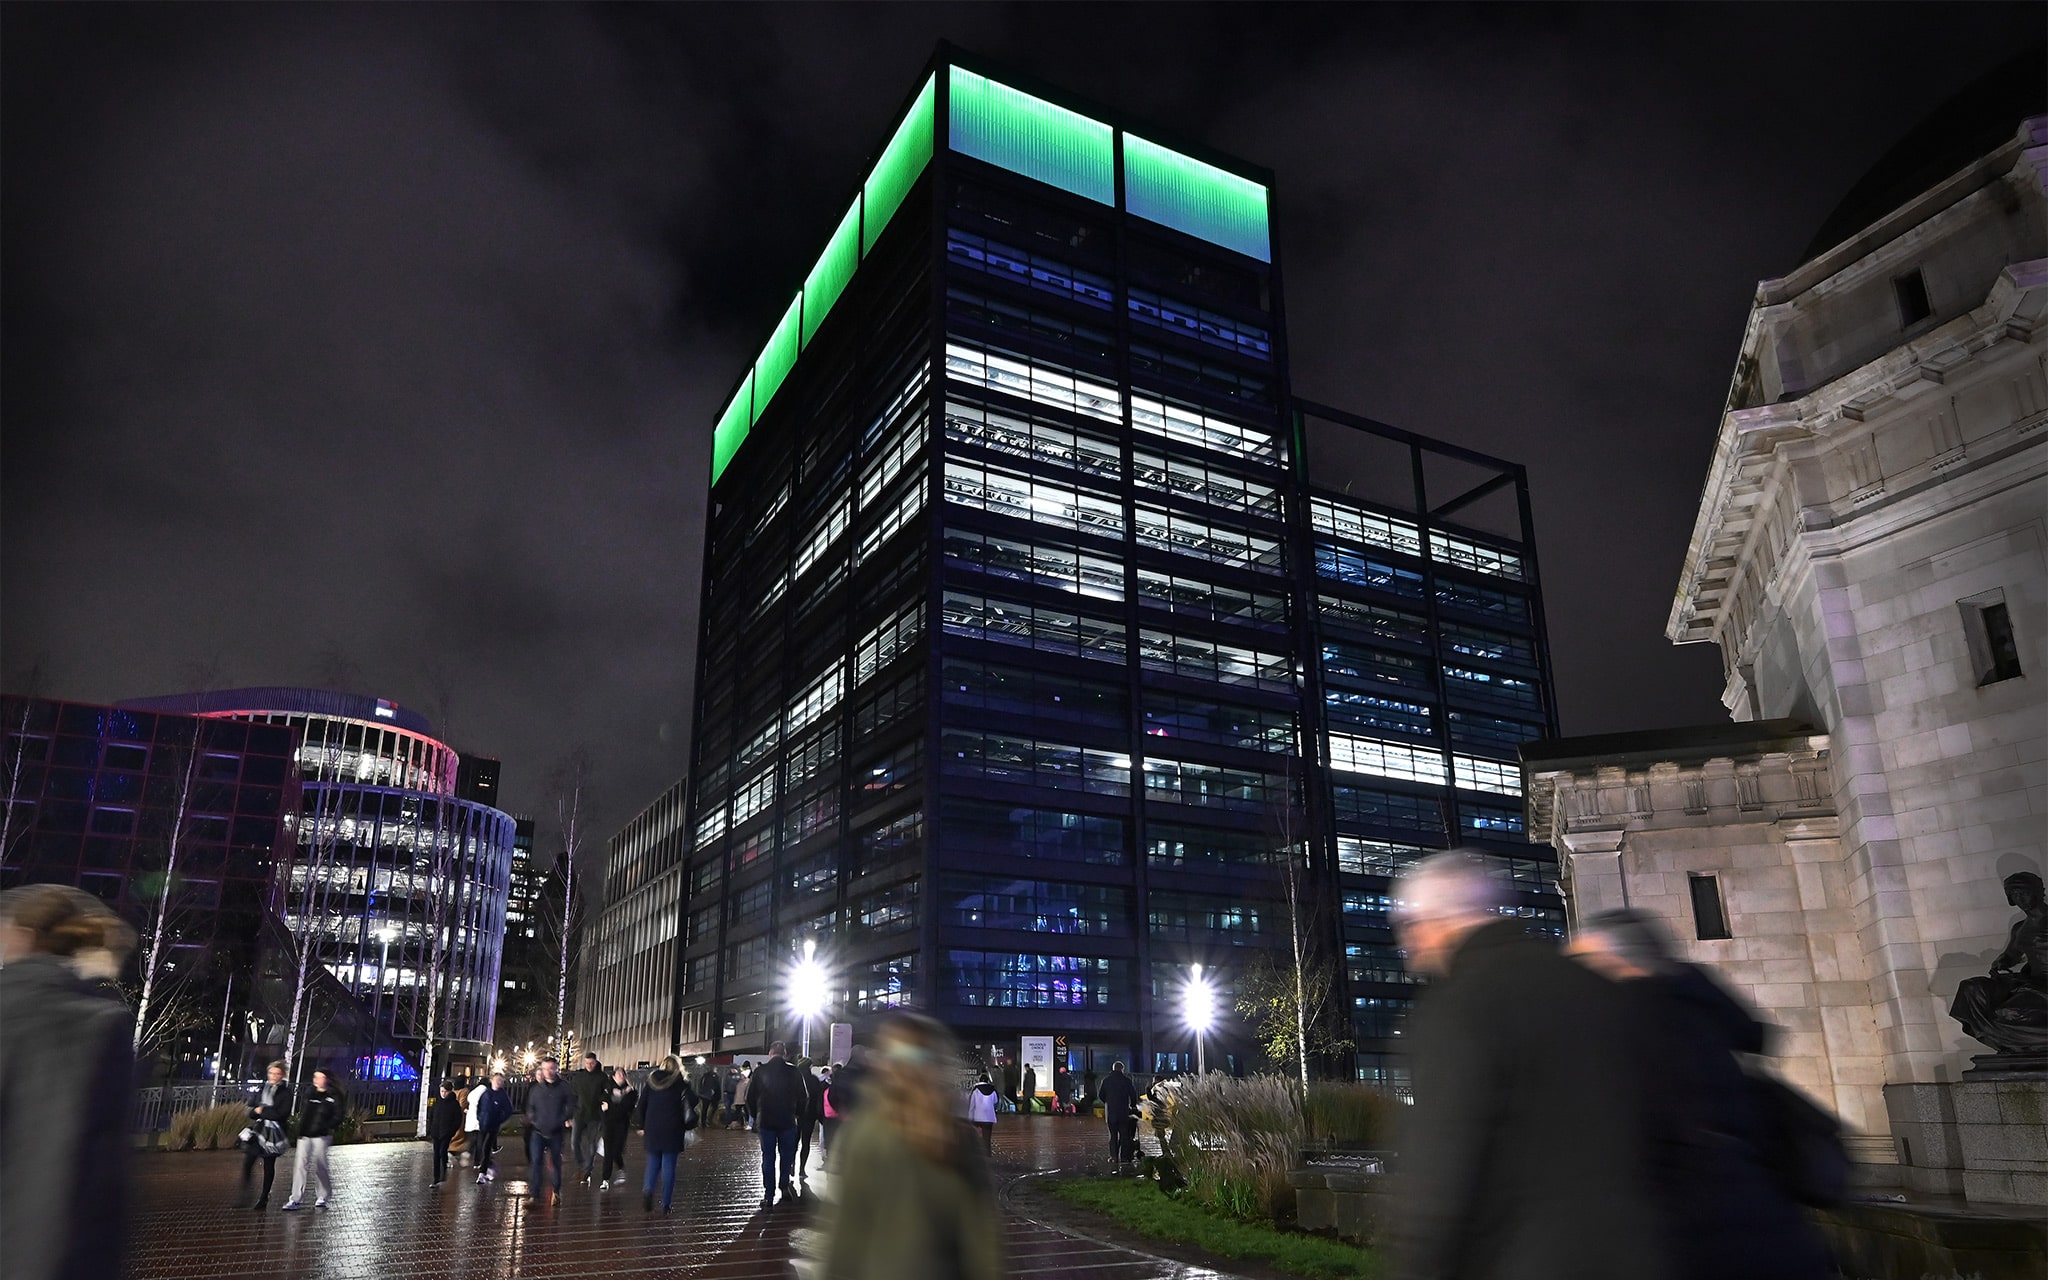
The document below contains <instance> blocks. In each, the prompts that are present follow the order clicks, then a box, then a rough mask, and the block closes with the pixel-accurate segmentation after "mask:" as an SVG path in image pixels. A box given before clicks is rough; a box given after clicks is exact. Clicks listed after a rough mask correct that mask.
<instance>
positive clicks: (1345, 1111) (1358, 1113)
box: [1302, 1081, 1400, 1147]
mask: <svg viewBox="0 0 2048 1280" xmlns="http://www.w3.org/2000/svg"><path fill="white" fill-rule="evenodd" d="M1399 1106H1400V1103H1399V1102H1398V1101H1397V1100H1396V1099H1395V1098H1394V1097H1393V1096H1392V1095H1390V1094H1386V1093H1382V1092H1381V1091H1380V1090H1378V1089H1375V1088H1373V1087H1372V1086H1370V1085H1363V1084H1353V1083H1346V1082H1341V1081H1318V1082H1316V1083H1314V1084H1311V1085H1309V1087H1308V1101H1307V1103H1306V1105H1304V1106H1303V1108H1302V1119H1303V1121H1304V1122H1305V1123H1306V1125H1307V1129H1308V1139H1309V1141H1310V1142H1311V1143H1314V1144H1316V1145H1317V1146H1347V1147H1387V1146H1392V1145H1393V1141H1394V1119H1395V1116H1396V1115H1398V1114H1399V1112H1398V1110H1397V1108H1398V1107H1399Z"/></svg>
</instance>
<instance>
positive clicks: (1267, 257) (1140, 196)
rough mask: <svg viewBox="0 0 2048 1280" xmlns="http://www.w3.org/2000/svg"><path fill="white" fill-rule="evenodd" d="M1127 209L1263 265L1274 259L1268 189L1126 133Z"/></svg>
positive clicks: (1149, 220)
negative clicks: (1268, 228) (1270, 233)
mask: <svg viewBox="0 0 2048 1280" xmlns="http://www.w3.org/2000/svg"><path fill="white" fill-rule="evenodd" d="M1124 208H1125V209H1126V210H1128V211H1129V212H1131V213H1133V214H1135V215H1137V216H1138V217H1140V218H1143V219H1145V220H1146V221H1148V222H1156V223H1158V224H1159V225H1161V226H1163V227H1172V228H1173V229H1174V230H1175V231H1184V232H1186V233H1187V234H1189V235H1191V236H1195V237H1198V238H1200V239H1203V240H1207V241H1208V242H1209V243H1211V244H1220V245H1222V246H1223V247H1224V248H1226V249H1235V250H1236V251H1237V252H1239V253H1242V254H1244V255H1246V256H1247V257H1252V258H1257V259H1258V260H1259V261H1260V262H1271V261H1272V260H1273V249H1272V243H1271V240H1270V238H1269V236H1268V234H1267V229H1266V188H1265V187H1263V186H1261V185H1260V184H1258V183H1256V182H1253V181H1252V180H1251V179H1249V178H1240V177H1238V176H1237V175H1236V174H1234V173H1229V172H1226V171H1225V170H1222V169H1219V168H1217V167H1216V166H1215V165H1213V164H1204V163H1203V162H1202V161H1200V160H1197V159H1195V158H1194V157H1192V156H1184V155H1182V154H1181V153H1180V152H1178V151H1169V150H1167V149H1166V148H1165V147H1162V146H1160V145H1159V144H1158V143H1155V142H1147V141H1145V139H1143V138H1141V137H1139V136H1138V135H1136V134H1134V133H1126V134H1125V135H1124Z"/></svg>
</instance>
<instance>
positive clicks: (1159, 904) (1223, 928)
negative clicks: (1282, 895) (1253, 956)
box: [1145, 889, 1286, 944]
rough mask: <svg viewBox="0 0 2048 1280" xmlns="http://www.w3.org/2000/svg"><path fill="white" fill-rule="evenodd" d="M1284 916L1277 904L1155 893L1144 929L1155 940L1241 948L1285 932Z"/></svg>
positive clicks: (1168, 891) (1235, 898) (1153, 893)
mask: <svg viewBox="0 0 2048 1280" xmlns="http://www.w3.org/2000/svg"><path fill="white" fill-rule="evenodd" d="M1285 914H1286V913H1285V912H1284V911H1283V910H1281V909H1280V908H1279V907H1278V906H1277V904H1274V903H1270V902H1257V901H1246V900H1245V899H1243V898H1241V897H1238V896H1235V895H1232V896H1229V897H1224V896H1221V895H1217V894H1207V893H1177V892H1174V891H1172V890H1165V889H1154V890H1153V891H1152V893H1151V895H1150V896H1149V898H1148V899H1147V903H1146V918H1145V927H1146V928H1147V929H1149V930H1150V931H1151V933H1152V936H1153V937H1154V938H1176V939H1184V940H1187V941H1203V942H1227V943H1232V944H1243V943H1247V942H1251V941H1253V940H1255V939H1257V938H1258V937H1259V936H1260V935H1262V934H1265V933H1269V932H1276V931H1278V930H1280V929H1283V928H1285V927H1286V926H1285V925H1283V924H1282V923H1281V920H1282V918H1283V917H1284V916H1285ZM1219 934H1220V935H1222V936H1221V937H1218V936H1217V935H1219Z"/></svg>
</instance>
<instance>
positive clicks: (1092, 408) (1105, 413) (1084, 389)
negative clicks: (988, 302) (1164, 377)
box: [946, 342, 1124, 426]
mask: <svg viewBox="0 0 2048 1280" xmlns="http://www.w3.org/2000/svg"><path fill="white" fill-rule="evenodd" d="M946 376H947V377H948V378H951V379H953V380H954V381H956V382H964V383H967V384H968V385H970V386H976V387H986V388H988V389H989V390H991V391H1002V392H1006V393H1008V394H1010V395H1013V396H1017V397H1019V398H1021V399H1025V400H1030V401H1033V402H1034V403H1037V404H1043V405H1050V406H1051V407H1053V408H1055V409H1065V410H1066V411H1067V412H1069V413H1077V414H1080V415H1082V416H1083V417H1088V418H1095V419H1097V420H1099V421H1102V422H1108V423H1114V424H1115V425H1117V426H1122V425H1123V420H1124V414H1123V397H1122V396H1121V395H1119V394H1118V393H1117V389H1116V388H1115V387H1112V386H1108V385H1106V384H1104V383H1100V382H1097V381H1095V380H1094V379H1092V378H1088V377H1083V376H1081V375H1080V374H1077V373H1076V372H1075V371H1074V370H1072V369H1068V368H1063V367H1062V366H1060V365H1056V364H1050V363H1047V362H1044V361H1038V360H1032V359H1029V358H1027V357H1023V356H1015V355H1009V354H1006V353H1003V352H999V351H992V350H987V349H983V348H980V347H973V346H968V345H967V344H965V343H959V342H948V343H947V344H946Z"/></svg>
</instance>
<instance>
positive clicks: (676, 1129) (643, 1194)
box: [606, 1054, 699, 1213]
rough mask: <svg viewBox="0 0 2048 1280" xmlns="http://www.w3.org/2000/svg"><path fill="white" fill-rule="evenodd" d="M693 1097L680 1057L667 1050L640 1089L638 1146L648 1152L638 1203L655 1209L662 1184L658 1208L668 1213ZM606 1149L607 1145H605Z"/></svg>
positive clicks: (693, 1115)
mask: <svg viewBox="0 0 2048 1280" xmlns="http://www.w3.org/2000/svg"><path fill="white" fill-rule="evenodd" d="M698 1115H699V1112H698V1108H697V1105H696V1098H695V1096H693V1095H692V1094H691V1092H690V1085H689V1081H687V1080H686V1079H684V1078H683V1063H682V1060H681V1059H680V1058H678V1057H676V1056H675V1055H674V1054H669V1055H668V1056H667V1057H665V1058H663V1059H662V1060H661V1065H660V1066H658V1067H656V1068H655V1069H654V1071H653V1072H652V1073H651V1074H650V1075H649V1076H648V1077H647V1087H646V1088H645V1089H642V1090H641V1091H640V1146H641V1148H642V1149H643V1150H644V1151H645V1152H646V1155H647V1176H646V1177H645V1178H643V1179H642V1180H641V1183H640V1207H641V1208H642V1209H643V1210H645V1211H647V1212H648V1213H652V1212H654V1188H655V1185H656V1184H657V1183H659V1184H660V1186H661V1211H662V1212H663V1213H667V1212H669V1211H670V1206H671V1205H673V1204H674V1203H675V1197H676V1157H678V1156H680V1155H681V1154H682V1152H683V1145H684V1143H685V1141H686V1137H685V1135H687V1134H688V1133H689V1131H690V1130H692V1129H694V1128H696V1127H697V1121H698ZM606 1149H607V1150H609V1149H610V1148H609V1146H607V1148H606Z"/></svg>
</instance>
